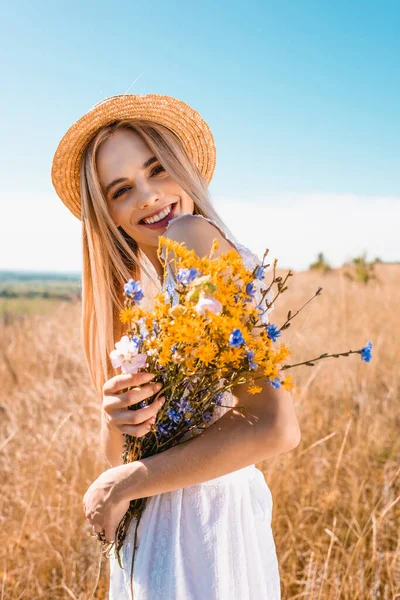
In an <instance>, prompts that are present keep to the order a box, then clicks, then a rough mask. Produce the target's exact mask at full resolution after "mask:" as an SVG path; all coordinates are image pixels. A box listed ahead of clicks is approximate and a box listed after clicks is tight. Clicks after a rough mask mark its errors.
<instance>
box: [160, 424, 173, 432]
mask: <svg viewBox="0 0 400 600" xmlns="http://www.w3.org/2000/svg"><path fill="white" fill-rule="evenodd" d="M157 431H158V433H161V435H169V434H170V431H171V426H169V427H168V426H167V425H165V424H164V425H161V424H159V425H158V426H157Z"/></svg>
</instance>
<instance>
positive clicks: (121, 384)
mask: <svg viewBox="0 0 400 600" xmlns="http://www.w3.org/2000/svg"><path fill="white" fill-rule="evenodd" d="M155 376H156V373H150V372H149V371H141V372H140V373H120V374H119V375H115V377H111V379H109V380H108V381H106V382H105V384H104V385H103V394H104V395H105V396H109V395H114V394H118V393H119V392H121V390H123V389H125V388H127V387H131V386H133V385H135V386H136V385H143V384H144V383H148V382H149V381H151V380H152V379H153V377H155Z"/></svg>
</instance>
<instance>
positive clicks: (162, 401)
mask: <svg viewBox="0 0 400 600" xmlns="http://www.w3.org/2000/svg"><path fill="white" fill-rule="evenodd" d="M160 404H161V406H163V404H165V396H163V397H162V398H160Z"/></svg>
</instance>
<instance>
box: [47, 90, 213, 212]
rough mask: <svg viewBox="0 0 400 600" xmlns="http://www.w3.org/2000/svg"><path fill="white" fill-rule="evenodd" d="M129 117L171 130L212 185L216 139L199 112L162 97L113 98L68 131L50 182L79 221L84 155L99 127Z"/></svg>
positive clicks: (102, 103) (122, 95) (55, 161)
mask: <svg viewBox="0 0 400 600" xmlns="http://www.w3.org/2000/svg"><path fill="white" fill-rule="evenodd" d="M127 118H129V119H135V118H136V119H147V120H151V121H155V122H157V123H161V124H162V125H165V126H166V127H168V128H169V129H171V130H172V131H173V132H174V133H176V134H177V135H178V136H179V137H180V139H181V140H182V142H183V144H184V146H185V147H186V150H187V152H188V154H189V156H190V157H191V159H192V160H193V162H194V163H195V165H197V167H198V169H199V170H200V172H201V173H202V174H203V175H204V176H205V178H206V180H207V182H208V183H210V181H211V179H212V176H213V174H214V169H215V161H216V149H215V143H214V138H213V136H212V133H211V130H210V128H209V126H208V125H207V123H206V122H205V121H204V119H203V118H202V117H201V116H200V115H199V113H198V112H197V111H195V110H194V109H193V108H191V107H190V106H189V105H188V104H186V103H185V102H182V101H181V100H177V99H176V98H173V97H171V96H164V95H162V94H147V95H143V96H142V95H139V94H121V95H118V96H110V97H109V98H106V99H105V100H102V101H101V102H99V103H98V104H96V105H95V106H94V107H93V108H92V109H91V110H89V111H88V112H87V113H86V114H85V115H84V116H83V117H81V118H80V119H79V120H78V121H76V122H75V123H74V124H73V125H72V126H71V127H70V128H69V129H68V131H67V133H66V134H65V135H64V137H63V138H62V140H61V142H60V143H59V145H58V147H57V150H56V152H55V154H54V158H53V163H52V168H51V180H52V182H53V185H54V188H55V190H56V192H57V194H58V196H59V197H60V198H61V200H62V201H63V202H64V204H65V205H66V206H67V207H68V208H69V210H70V211H71V212H72V214H73V215H75V217H77V218H78V219H81V218H82V215H81V197H80V163H81V158H82V154H83V152H84V150H85V148H86V146H87V144H88V143H89V141H90V140H91V139H92V137H93V136H94V134H95V133H96V132H97V130H98V129H99V128H100V127H103V126H104V125H109V124H110V123H112V122H113V121H116V120H119V119H127Z"/></svg>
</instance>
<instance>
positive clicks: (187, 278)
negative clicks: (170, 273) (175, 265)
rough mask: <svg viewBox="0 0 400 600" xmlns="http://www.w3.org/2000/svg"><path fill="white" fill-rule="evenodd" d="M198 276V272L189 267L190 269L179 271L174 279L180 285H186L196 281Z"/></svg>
mask: <svg viewBox="0 0 400 600" xmlns="http://www.w3.org/2000/svg"><path fill="white" fill-rule="evenodd" d="M198 274H199V272H198V270H197V269H196V268H195V267H190V269H179V271H178V275H177V277H176V279H177V281H179V282H180V283H183V285H188V284H189V283H190V282H191V281H193V279H196V277H197V276H198Z"/></svg>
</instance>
